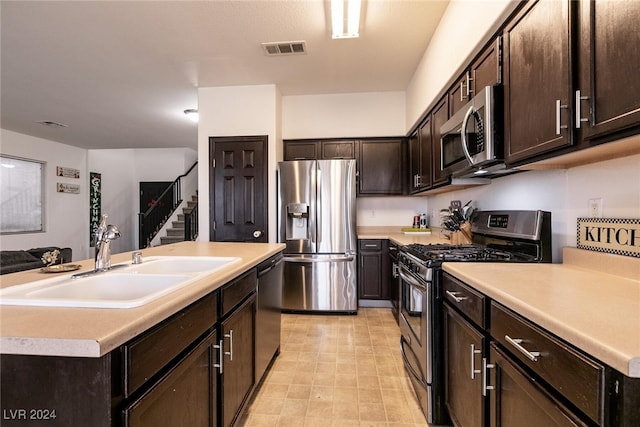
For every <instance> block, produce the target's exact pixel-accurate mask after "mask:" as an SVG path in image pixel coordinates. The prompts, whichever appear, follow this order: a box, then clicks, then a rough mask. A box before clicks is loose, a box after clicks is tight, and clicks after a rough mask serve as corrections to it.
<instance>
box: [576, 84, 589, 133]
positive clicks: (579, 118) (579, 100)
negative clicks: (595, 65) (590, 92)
mask: <svg viewBox="0 0 640 427" xmlns="http://www.w3.org/2000/svg"><path fill="white" fill-rule="evenodd" d="M587 99H589V97H588V96H582V95H581V94H580V90H579V89H578V90H577V91H576V129H580V126H581V125H580V124H581V123H582V122H588V121H589V119H588V118H586V119H583V118H582V101H586V100H587Z"/></svg>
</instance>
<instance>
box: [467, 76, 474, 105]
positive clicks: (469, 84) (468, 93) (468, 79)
mask: <svg viewBox="0 0 640 427" xmlns="http://www.w3.org/2000/svg"><path fill="white" fill-rule="evenodd" d="M472 81H473V79H472V78H471V75H470V73H469V71H467V99H469V100H470V99H471V92H473V90H471V82H472Z"/></svg>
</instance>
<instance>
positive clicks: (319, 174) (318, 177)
mask: <svg viewBox="0 0 640 427" xmlns="http://www.w3.org/2000/svg"><path fill="white" fill-rule="evenodd" d="M316 165H317V167H316V191H317V194H318V197H317V202H316V203H317V206H316V212H322V170H320V163H319V162H316ZM321 241H322V215H320V214H318V213H316V243H318V244H319V243H320V242H321Z"/></svg>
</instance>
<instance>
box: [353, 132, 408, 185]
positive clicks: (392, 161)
mask: <svg viewBox="0 0 640 427" xmlns="http://www.w3.org/2000/svg"><path fill="white" fill-rule="evenodd" d="M404 150H405V145H404V141H403V139H402V138H398V139H376V140H372V141H368V140H362V141H360V159H359V164H358V169H359V177H358V195H369V194H372V195H394V194H403V192H404V185H403V176H404V175H403V173H402V172H403V171H404V162H403V159H404Z"/></svg>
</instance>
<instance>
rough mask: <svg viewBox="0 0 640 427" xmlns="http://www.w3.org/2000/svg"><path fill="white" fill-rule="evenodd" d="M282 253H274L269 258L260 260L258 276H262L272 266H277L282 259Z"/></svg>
mask: <svg viewBox="0 0 640 427" xmlns="http://www.w3.org/2000/svg"><path fill="white" fill-rule="evenodd" d="M283 259H284V258H283V256H282V254H279V255H276V256H274V257H272V258H271V259H269V260H266V261H264V262H262V263H261V264H260V265H258V277H261V276H264V275H265V274H267V273H268V272H270V271H271V270H273V269H274V268H276V267H277V266H278V264H280V263H281V262H282V261H283Z"/></svg>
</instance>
